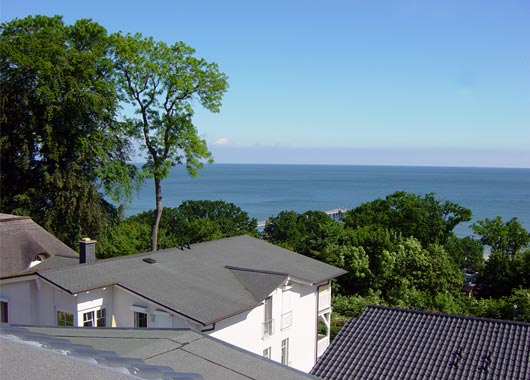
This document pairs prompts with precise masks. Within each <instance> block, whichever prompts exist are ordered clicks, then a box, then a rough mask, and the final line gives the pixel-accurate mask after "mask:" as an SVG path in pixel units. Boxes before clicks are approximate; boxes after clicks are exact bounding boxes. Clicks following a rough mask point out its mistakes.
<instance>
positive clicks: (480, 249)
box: [444, 234, 484, 273]
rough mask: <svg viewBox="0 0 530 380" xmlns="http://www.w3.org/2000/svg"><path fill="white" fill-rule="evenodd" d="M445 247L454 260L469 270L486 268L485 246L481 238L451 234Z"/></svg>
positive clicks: (474, 270)
mask: <svg viewBox="0 0 530 380" xmlns="http://www.w3.org/2000/svg"><path fill="white" fill-rule="evenodd" d="M444 247H445V249H446V250H447V252H448V253H449V255H450V256H451V257H452V259H453V261H454V262H455V263H456V264H457V265H458V266H459V267H460V268H463V269H465V270H466V271H467V272H470V273H476V272H480V271H481V270H482V269H483V268H484V246H483V245H482V243H481V242H480V241H479V240H476V239H474V238H472V237H471V236H465V237H463V238H458V237H456V235H454V234H451V235H450V236H449V238H448V239H447V242H446V243H445V246H444Z"/></svg>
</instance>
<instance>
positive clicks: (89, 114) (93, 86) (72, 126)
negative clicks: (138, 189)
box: [0, 16, 136, 246]
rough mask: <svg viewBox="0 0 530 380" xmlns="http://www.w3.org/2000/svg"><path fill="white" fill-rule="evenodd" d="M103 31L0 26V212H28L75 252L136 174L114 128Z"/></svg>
mask: <svg viewBox="0 0 530 380" xmlns="http://www.w3.org/2000/svg"><path fill="white" fill-rule="evenodd" d="M108 49H109V39H108V36H107V32H106V30H105V29H104V28H103V27H101V26H100V25H98V24H97V23H95V22H92V21H90V20H79V21H77V22H76V23H75V24H74V25H71V26H68V25H64V23H63V21H62V19H61V17H59V16H54V17H46V16H35V17H31V16H30V17H26V18H24V19H15V20H13V21H10V22H6V23H4V24H2V25H1V27H0V52H1V54H0V94H1V96H2V102H1V107H2V108H1V117H0V130H1V137H0V151H1V162H0V165H1V168H2V170H1V174H0V176H1V180H0V183H1V189H0V191H1V194H2V196H1V200H0V208H1V210H2V212H7V213H14V214H26V215H30V216H32V217H33V218H34V220H35V221H36V222H38V223H40V224H41V225H43V226H44V227H45V228H47V229H48V230H50V231H51V232H53V233H54V234H55V235H56V236H57V237H58V238H59V239H61V240H63V241H65V242H67V243H68V244H70V245H71V246H75V245H77V241H78V240H79V238H80V237H82V235H90V236H91V237H96V238H97V237H98V236H99V235H100V234H101V232H102V231H103V229H104V228H105V224H106V223H107V222H108V217H109V212H110V215H112V214H113V210H112V207H111V206H110V204H108V203H107V202H106V201H105V200H104V198H103V196H102V195H101V193H100V191H102V190H104V191H105V192H106V193H107V195H109V196H111V197H112V198H113V199H115V200H117V199H124V198H126V196H127V195H130V193H131V191H132V190H133V188H134V182H133V181H132V178H134V176H135V174H136V172H135V169H134V167H133V166H132V165H128V164H127V163H126V161H127V160H128V158H129V152H130V145H129V138H128V132H127V129H126V128H125V125H124V124H121V123H118V122H116V113H117V110H118V102H117V94H116V92H115V87H114V81H113V68H112V65H111V61H110V60H109V58H108Z"/></svg>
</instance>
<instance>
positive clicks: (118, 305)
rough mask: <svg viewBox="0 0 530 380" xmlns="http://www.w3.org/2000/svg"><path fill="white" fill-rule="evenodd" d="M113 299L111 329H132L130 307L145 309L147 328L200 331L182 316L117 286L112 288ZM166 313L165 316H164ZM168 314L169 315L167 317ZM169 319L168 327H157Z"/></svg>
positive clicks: (132, 312) (131, 311)
mask: <svg viewBox="0 0 530 380" xmlns="http://www.w3.org/2000/svg"><path fill="white" fill-rule="evenodd" d="M112 298H113V314H112V315H113V317H114V325H113V327H133V326H134V311H133V310H131V306H136V307H141V308H145V311H146V312H147V314H148V320H147V327H148V328H193V329H197V330H200V329H201V327H203V326H202V325H199V324H196V323H193V321H190V320H188V319H186V318H184V317H182V316H179V315H176V314H174V313H172V312H171V311H170V310H166V309H164V308H162V307H160V306H159V305H157V304H155V303H153V302H149V301H147V300H145V299H143V298H141V297H139V296H137V295H135V294H133V293H131V292H128V291H127V290H125V289H123V288H120V287H119V286H113V287H112ZM166 313H167V314H166ZM168 314H169V315H168ZM166 319H169V321H168V323H169V325H166V321H164V325H163V327H161V326H159V325H158V322H161V321H162V320H166Z"/></svg>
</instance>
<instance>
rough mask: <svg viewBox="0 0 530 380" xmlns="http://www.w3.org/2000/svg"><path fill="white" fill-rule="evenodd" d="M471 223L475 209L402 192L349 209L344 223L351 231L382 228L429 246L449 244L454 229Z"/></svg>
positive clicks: (429, 195) (431, 196) (430, 195)
mask: <svg viewBox="0 0 530 380" xmlns="http://www.w3.org/2000/svg"><path fill="white" fill-rule="evenodd" d="M469 220H471V210H469V209H467V208H464V207H462V206H460V205H458V204H456V203H453V202H449V201H446V202H444V203H441V202H440V201H438V200H437V199H436V198H435V196H434V194H432V193H430V194H426V195H425V196H424V197H422V196H419V195H415V194H408V193H406V192H404V191H398V192H395V193H393V194H391V195H388V196H387V197H386V198H385V199H376V200H375V201H372V202H368V203H364V204H362V205H360V206H359V207H357V208H355V209H352V210H349V211H348V212H347V213H346V217H345V220H344V222H345V224H346V226H348V227H351V228H356V227H362V226H368V225H379V226H381V227H384V228H386V229H389V230H393V231H397V232H399V233H401V234H402V235H403V237H411V236H412V237H415V238H416V239H418V240H419V241H420V242H421V244H422V245H423V246H427V245H429V244H434V243H436V244H442V245H443V244H445V242H446V241H447V238H448V237H449V235H450V234H451V232H452V230H453V229H454V228H455V227H456V226H457V225H458V224H459V223H460V222H465V221H469Z"/></svg>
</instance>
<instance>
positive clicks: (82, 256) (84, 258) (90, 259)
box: [79, 238, 96, 264]
mask: <svg viewBox="0 0 530 380" xmlns="http://www.w3.org/2000/svg"><path fill="white" fill-rule="evenodd" d="M94 262H96V241H95V240H92V239H90V238H84V239H82V240H81V241H80V242H79V264H92V263H94Z"/></svg>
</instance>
